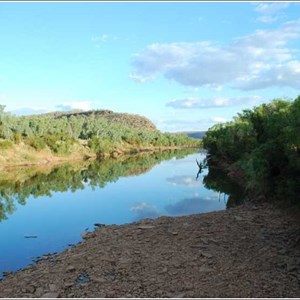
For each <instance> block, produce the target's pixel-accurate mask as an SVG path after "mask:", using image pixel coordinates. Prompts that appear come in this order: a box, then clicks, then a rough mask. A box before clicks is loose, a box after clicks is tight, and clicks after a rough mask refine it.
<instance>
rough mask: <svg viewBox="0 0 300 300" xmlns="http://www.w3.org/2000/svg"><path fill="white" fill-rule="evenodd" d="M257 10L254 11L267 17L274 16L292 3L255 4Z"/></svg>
mask: <svg viewBox="0 0 300 300" xmlns="http://www.w3.org/2000/svg"><path fill="white" fill-rule="evenodd" d="M254 5H255V8H254V11H256V12H258V13H261V14H266V15H273V14H275V13H278V12H279V11H282V10H283V9H285V8H287V7H288V6H289V5H290V3H288V2H271V3H257V4H254Z"/></svg>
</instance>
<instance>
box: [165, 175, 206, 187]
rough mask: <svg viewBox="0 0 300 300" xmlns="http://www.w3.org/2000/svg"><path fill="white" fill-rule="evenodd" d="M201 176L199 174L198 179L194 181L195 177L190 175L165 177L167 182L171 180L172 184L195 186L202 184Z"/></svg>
mask: <svg viewBox="0 0 300 300" xmlns="http://www.w3.org/2000/svg"><path fill="white" fill-rule="evenodd" d="M202 179H203V176H201V175H200V176H199V178H198V180H197V181H196V175H195V177H192V176H173V177H169V178H167V181H168V182H171V183H172V184H173V185H185V186H189V187H196V186H200V185H201V184H202Z"/></svg>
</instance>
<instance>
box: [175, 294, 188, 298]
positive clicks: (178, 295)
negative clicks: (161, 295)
mask: <svg viewBox="0 0 300 300" xmlns="http://www.w3.org/2000/svg"><path fill="white" fill-rule="evenodd" d="M185 295H186V293H180V294H175V295H173V297H172V298H183V297H184V296H185Z"/></svg>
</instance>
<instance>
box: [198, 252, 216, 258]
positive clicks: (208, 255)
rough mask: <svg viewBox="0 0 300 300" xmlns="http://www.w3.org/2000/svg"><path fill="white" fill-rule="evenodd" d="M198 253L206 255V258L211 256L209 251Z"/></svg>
mask: <svg viewBox="0 0 300 300" xmlns="http://www.w3.org/2000/svg"><path fill="white" fill-rule="evenodd" d="M200 255H201V256H203V257H206V258H213V256H212V255H211V254H210V253H207V252H202V251H201V252H200Z"/></svg>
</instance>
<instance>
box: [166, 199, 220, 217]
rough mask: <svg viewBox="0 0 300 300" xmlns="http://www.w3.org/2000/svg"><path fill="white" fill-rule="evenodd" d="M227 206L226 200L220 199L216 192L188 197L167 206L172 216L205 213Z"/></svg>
mask: <svg viewBox="0 0 300 300" xmlns="http://www.w3.org/2000/svg"><path fill="white" fill-rule="evenodd" d="M225 208H226V204H225V203H224V201H219V196H218V195H216V194H213V195H211V196H206V197H194V198H186V199H183V200H180V201H178V202H176V203H174V204H169V205H167V206H166V207H165V209H166V211H167V212H168V214H169V215H172V216H183V215H191V214H197V213H205V212H209V211H214V210H222V209H225Z"/></svg>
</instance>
